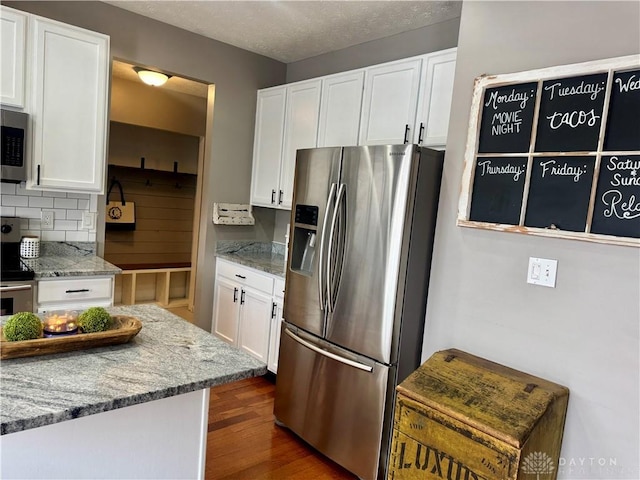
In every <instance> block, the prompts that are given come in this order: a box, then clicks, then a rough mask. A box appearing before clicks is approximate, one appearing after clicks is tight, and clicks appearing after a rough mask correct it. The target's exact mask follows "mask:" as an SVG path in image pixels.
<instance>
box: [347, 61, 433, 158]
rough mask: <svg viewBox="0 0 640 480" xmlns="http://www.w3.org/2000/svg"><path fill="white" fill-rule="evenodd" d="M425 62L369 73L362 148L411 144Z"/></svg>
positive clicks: (394, 65)
mask: <svg viewBox="0 0 640 480" xmlns="http://www.w3.org/2000/svg"><path fill="white" fill-rule="evenodd" d="M420 66H421V60H420V59H415V60H406V61H400V62H393V63H391V64H385V65H381V66H378V67H372V68H368V69H366V73H365V88H364V99H363V107H362V119H361V122H360V139H359V143H360V145H387V144H401V143H408V142H410V141H411V139H412V136H413V127H414V122H415V118H416V108H417V104H418V86H419V82H420Z"/></svg>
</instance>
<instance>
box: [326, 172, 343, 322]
mask: <svg viewBox="0 0 640 480" xmlns="http://www.w3.org/2000/svg"><path fill="white" fill-rule="evenodd" d="M346 189H347V186H346V185H345V184H344V183H341V184H340V188H339V189H338V196H337V198H336V204H335V207H334V208H333V216H332V218H331V230H330V231H329V250H330V251H329V256H328V258H327V271H326V277H327V309H328V310H329V312H333V307H334V306H335V305H334V301H333V281H332V280H333V279H332V273H333V271H332V269H333V266H332V260H335V255H336V252H334V251H333V237H334V234H335V233H336V221H337V218H338V213H339V211H340V205H341V203H342V198H343V197H344V195H345V192H346ZM338 253H340V254H341V252H338Z"/></svg>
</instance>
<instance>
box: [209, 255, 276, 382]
mask: <svg viewBox="0 0 640 480" xmlns="http://www.w3.org/2000/svg"><path fill="white" fill-rule="evenodd" d="M274 285H276V287H274ZM277 289H279V290H277ZM277 291H279V292H281V293H280V294H279V295H274V293H276V292H277ZM283 298H284V280H282V279H280V278H276V277H274V276H272V275H269V274H265V273H261V272H258V271H257V270H254V269H252V268H249V267H245V266H242V265H239V264H236V263H233V262H229V261H226V260H223V259H218V260H217V262H216V279H215V287H214V295H213V325H212V332H213V334H214V335H216V336H218V337H219V338H221V339H222V340H224V341H226V342H228V343H230V344H231V345H235V346H236V347H238V348H240V349H242V350H244V351H245V352H247V353H249V354H250V355H253V356H254V357H255V358H257V359H258V360H260V361H262V362H264V363H267V365H268V367H269V370H270V371H272V372H273V373H275V372H276V370H277V362H278V351H277V350H278V346H279V344H280V341H279V332H280V322H281V319H282V304H283Z"/></svg>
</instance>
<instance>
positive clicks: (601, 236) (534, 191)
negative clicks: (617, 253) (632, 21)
mask: <svg viewBox="0 0 640 480" xmlns="http://www.w3.org/2000/svg"><path fill="white" fill-rule="evenodd" d="M464 160H465V163H464V172H463V177H462V188H461V190H460V199H459V202H458V221H457V224H458V225H460V226H464V227H472V228H485V229H491V230H499V231H505V232H514V233H525V234H531V235H540V236H548V237H556V238H570V239H575V240H586V241H592V242H600V243H612V244H616V245H628V246H635V247H640V55H637V54H636V55H629V56H626V57H618V58H609V59H604V60H598V61H591V62H585V63H579V64H573V65H560V66H554V67H548V68H543V69H539V70H531V71H527V72H518V73H508V74H502V75H482V76H480V77H477V78H476V80H475V85H474V90H473V99H472V106H471V116H470V118H469V133H468V136H467V142H466V149H465V158H464Z"/></svg>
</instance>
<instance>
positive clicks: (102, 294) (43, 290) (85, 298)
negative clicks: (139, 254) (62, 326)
mask: <svg viewBox="0 0 640 480" xmlns="http://www.w3.org/2000/svg"><path fill="white" fill-rule="evenodd" d="M113 285H114V276H113V275H108V276H89V277H72V278H70V279H59V278H56V279H51V280H49V279H41V280H38V286H37V295H36V299H37V300H36V303H37V309H38V313H46V312H49V311H53V310H84V309H87V308H89V307H111V306H113V290H114V289H113Z"/></svg>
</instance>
